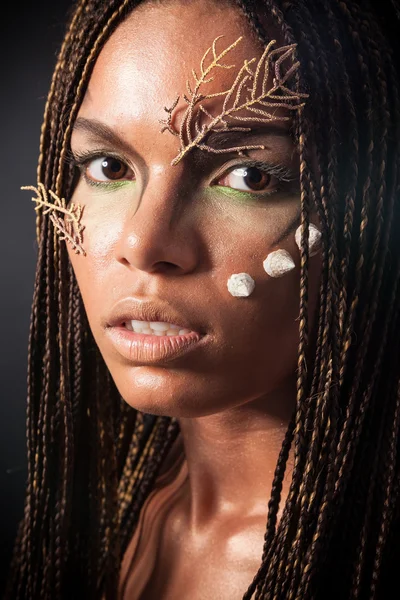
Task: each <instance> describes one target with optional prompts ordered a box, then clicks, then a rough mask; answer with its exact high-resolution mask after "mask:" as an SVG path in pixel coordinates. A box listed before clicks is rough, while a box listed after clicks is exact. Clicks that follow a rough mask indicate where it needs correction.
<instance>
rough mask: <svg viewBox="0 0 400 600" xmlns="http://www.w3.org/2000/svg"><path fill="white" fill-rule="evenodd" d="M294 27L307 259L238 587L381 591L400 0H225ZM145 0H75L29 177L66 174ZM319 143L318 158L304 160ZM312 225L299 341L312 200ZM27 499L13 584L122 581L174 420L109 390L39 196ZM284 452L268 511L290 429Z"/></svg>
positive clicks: (89, 591) (81, 588) (30, 590)
mask: <svg viewBox="0 0 400 600" xmlns="http://www.w3.org/2000/svg"><path fill="white" fill-rule="evenodd" d="M231 3H232V4H236V5H237V6H238V7H239V8H240V10H241V11H242V13H243V14H244V15H245V17H246V18H247V19H248V21H249V23H250V25H251V26H252V28H253V30H254V32H255V34H256V35H257V36H258V38H259V40H260V41H261V42H262V44H263V45H264V46H266V44H267V43H268V41H269V40H268V34H267V31H266V29H265V26H264V23H265V22H269V23H271V25H273V26H274V27H275V28H277V29H278V30H279V31H280V33H281V35H282V38H283V39H284V40H285V42H287V43H288V44H292V43H296V44H297V57H298V59H299V61H300V64H301V66H300V74H299V77H298V78H297V80H296V82H295V85H296V86H297V87H298V89H299V91H301V92H305V93H308V94H309V100H308V102H307V103H306V106H305V107H304V109H303V110H302V111H301V112H300V111H299V112H298V113H296V114H295V117H294V130H295V140H296V144H297V149H298V152H299V156H300V173H299V178H300V189H301V227H302V244H301V251H300V256H301V275H300V283H301V285H300V300H299V301H300V319H299V332H300V342H299V352H298V370H297V401H296V406H295V409H294V412H293V417H292V419H291V421H290V424H289V426H288V429H287V432H286V435H285V438H284V440H283V442H282V449H281V452H280V455H279V458H278V461H277V465H276V471H275V477H274V481H273V485H272V492H271V497H270V501H269V510H268V515H267V517H266V518H267V523H266V530H265V543H264V548H263V553H262V557H261V564H260V567H259V570H258V572H257V573H255V576H254V579H253V581H252V582H251V584H250V586H249V588H248V590H247V591H246V590H243V594H244V595H243V600H250V599H251V598H253V597H255V598H256V599H257V600H258V599H260V600H261V599H262V600H264V599H271V600H272V599H279V600H289V599H291V600H300V599H301V600H304V599H309V600H330V599H337V598H341V599H342V598H343V599H345V598H352V599H360V600H364V599H366V600H378V599H383V598H387V597H389V590H390V589H391V586H392V585H395V583H396V572H395V564H396V563H395V561H396V558H397V557H398V555H399V553H400V385H399V384H400V285H399V282H400V242H399V240H400V235H399V231H400V202H399V200H400V97H399V87H400V64H399V54H400V53H399V37H398V31H397V28H398V27H399V26H400V6H399V4H398V0H389V1H388V2H379V3H378V2H375V1H374V0H364V1H361V0H260V1H257V0H236V1H235V0H231ZM138 4H140V0H110V1H109V2H106V3H105V2H102V1H101V0H78V2H77V5H76V8H75V11H74V13H73V15H72V17H71V19H70V23H69V27H68V31H67V34H66V36H65V39H64V43H63V46H62V48H61V51H60V54H59V59H58V62H57V65H56V68H55V72H54V76H53V79H52V83H51V88H50V92H49V96H48V101H47V105H46V109H45V116H44V122H43V126H42V131H41V140H40V157H39V164H38V181H41V182H42V183H43V184H44V186H45V187H46V188H48V189H52V190H54V191H55V193H56V194H57V195H59V196H60V197H61V196H62V197H68V196H69V195H70V192H71V190H72V188H73V182H74V171H73V168H72V166H71V165H70V164H69V162H68V160H66V157H67V155H68V148H69V141H70V135H71V128H72V126H73V123H74V120H75V118H76V115H77V112H78V109H79V106H80V103H81V102H82V99H83V96H84V93H85V90H86V87H87V85H88V81H89V78H90V74H91V71H92V68H93V65H94V62H95V60H96V58H97V56H98V54H99V52H100V51H101V49H102V47H103V45H104V43H105V41H106V40H107V39H108V38H109V36H110V35H111V34H112V32H113V31H114V30H115V28H116V27H117V26H118V25H119V23H121V22H122V21H123V19H124V18H125V17H126V16H127V15H128V14H129V12H130V11H132V10H134V9H135V7H136V6H137V5H138ZM312 153H314V155H315V157H316V163H317V168H315V164H313V163H312ZM311 207H315V208H316V210H317V213H318V216H319V219H320V223H321V229H322V273H321V282H320V293H319V298H318V318H317V324H316V333H315V335H316V342H315V352H314V353H313V357H312V360H311V359H310V353H309V351H308V350H309V345H310V339H309V330H308V318H307V315H308V312H307V310H308V262H309V256H308V246H307V244H306V239H307V236H308V229H309V213H310V210H311ZM37 235H38V262H37V272H36V282H35V292H34V300H33V309H32V318H31V326H30V342H29V368H28V407H27V452H28V481H27V490H26V501H25V511H24V517H23V519H22V520H21V523H20V525H19V530H18V534H17V537H16V541H15V549H14V555H13V561H12V565H11V571H10V577H9V582H8V591H7V597H8V598H10V599H11V598H12V599H13V600H14V599H16V600H19V599H29V600H34V599H39V598H41V599H50V598H51V600H58V599H64V598H65V599H71V598H74V599H75V598H81V597H82V598H85V599H88V600H90V599H92V598H93V599H97V598H100V597H101V596H102V594H104V595H105V598H106V600H112V599H115V598H116V597H117V588H118V579H119V571H120V565H121V559H122V556H123V553H124V551H125V549H126V547H127V545H128V543H129V540H130V539H131V537H132V534H133V532H134V530H135V526H136V524H137V521H138V518H139V514H140V510H141V507H142V506H143V503H144V501H145V500H146V498H147V496H148V494H149V493H150V491H151V489H152V486H153V483H154V481H155V479H156V477H157V474H158V472H159V469H160V467H161V465H162V463H163V460H164V458H165V456H166V455H167V453H168V451H169V449H170V447H171V445H172V443H173V442H174V440H175V439H176V436H177V435H178V433H179V425H178V423H177V421H176V419H173V418H169V417H156V416H151V415H145V414H143V413H141V412H140V411H137V410H135V409H133V408H131V407H130V406H128V405H127V404H126V403H125V402H124V401H123V400H122V399H121V397H120V395H119V393H118V392H117V390H116V387H115V384H114V383H113V381H112V379H111V376H110V374H109V372H108V370H107V368H106V365H105V363H104V361H103V359H102V357H101V355H100V353H99V350H98V349H97V347H96V344H95V342H94V339H93V336H92V334H91V332H90V329H89V325H88V322H87V319H86V315H85V311H84V308H83V304H82V298H81V296H80V292H79V289H78V285H77V282H76V279H75V276H74V273H73V271H72V268H71V266H70V263H69V261H68V257H67V253H66V250H65V248H64V247H63V246H60V245H59V244H58V242H57V238H56V235H55V232H54V227H53V225H52V223H51V221H50V220H49V218H48V216H47V215H45V214H40V213H39V214H38V218H37ZM292 445H293V447H294V460H295V463H294V469H293V474H292V481H291V486H290V490H289V494H288V498H287V501H286V503H285V507H284V511H283V515H282V518H281V520H280V522H279V525H278V524H277V514H278V509H279V504H280V499H281V491H282V482H283V478H284V475H285V468H286V462H287V460H288V456H289V452H290V449H291V447H292Z"/></svg>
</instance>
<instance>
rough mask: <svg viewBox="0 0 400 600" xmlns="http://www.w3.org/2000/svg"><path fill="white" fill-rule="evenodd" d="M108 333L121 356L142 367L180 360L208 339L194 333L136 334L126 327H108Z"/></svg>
mask: <svg viewBox="0 0 400 600" xmlns="http://www.w3.org/2000/svg"><path fill="white" fill-rule="evenodd" d="M106 332H107V335H108V336H109V338H110V340H111V343H112V344H113V346H114V348H115V349H116V350H117V351H118V352H119V354H121V356H123V357H124V358H126V359H127V360H129V361H130V362H132V363H140V364H142V365H143V364H147V365H151V364H157V363H160V362H166V361H169V360H173V359H175V358H178V357H179V356H182V355H183V354H186V353H187V352H190V351H192V350H193V349H194V348H195V347H196V346H198V345H199V343H200V342H201V341H203V340H204V339H205V337H206V336H202V335H200V334H199V333H196V332H194V331H192V332H191V333H187V334H185V335H165V336H158V335H150V334H144V333H135V332H134V331H130V330H129V329H126V327H108V328H107V329H106Z"/></svg>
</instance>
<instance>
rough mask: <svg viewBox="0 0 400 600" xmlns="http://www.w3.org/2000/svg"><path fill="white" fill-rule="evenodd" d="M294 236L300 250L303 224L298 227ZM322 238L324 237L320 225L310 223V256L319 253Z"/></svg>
mask: <svg viewBox="0 0 400 600" xmlns="http://www.w3.org/2000/svg"><path fill="white" fill-rule="evenodd" d="M294 238H295V240H296V244H297V246H298V248H299V250H300V249H301V226H300V227H298V228H297V229H296V233H295V234H294ZM321 238H322V233H321V232H320V230H319V229H318V227H316V226H315V225H314V223H310V225H309V235H308V248H309V251H308V252H309V255H310V256H314V255H315V254H318V252H319V251H320V249H321Z"/></svg>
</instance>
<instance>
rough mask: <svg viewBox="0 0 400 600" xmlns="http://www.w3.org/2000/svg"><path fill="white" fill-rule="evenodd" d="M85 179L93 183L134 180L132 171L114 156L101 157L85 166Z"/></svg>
mask: <svg viewBox="0 0 400 600" xmlns="http://www.w3.org/2000/svg"><path fill="white" fill-rule="evenodd" d="M84 173H85V177H86V178H87V179H91V180H92V181H104V182H107V181H120V180H121V179H134V178H135V176H134V174H133V172H132V170H131V169H130V168H129V167H128V166H127V165H126V164H125V163H124V162H122V160H119V159H118V158H114V157H113V156H100V157H98V158H94V159H92V160H90V161H88V162H86V164H85V168H84Z"/></svg>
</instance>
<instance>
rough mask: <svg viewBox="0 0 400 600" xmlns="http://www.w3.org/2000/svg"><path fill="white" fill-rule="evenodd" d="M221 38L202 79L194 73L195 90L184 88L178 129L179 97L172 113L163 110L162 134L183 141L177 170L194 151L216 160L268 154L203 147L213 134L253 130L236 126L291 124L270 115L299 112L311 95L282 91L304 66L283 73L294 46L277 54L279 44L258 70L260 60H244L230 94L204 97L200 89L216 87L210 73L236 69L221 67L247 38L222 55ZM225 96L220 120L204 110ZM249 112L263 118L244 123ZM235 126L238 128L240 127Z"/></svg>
mask: <svg viewBox="0 0 400 600" xmlns="http://www.w3.org/2000/svg"><path fill="white" fill-rule="evenodd" d="M222 37H223V36H222V35H220V36H218V37H217V38H215V40H214V41H213V43H212V45H211V46H210V48H208V50H207V51H206V52H205V54H204V55H203V57H202V59H201V62H200V75H198V74H197V73H196V71H195V70H194V69H192V75H193V79H194V82H195V85H194V88H193V89H192V86H191V85H190V82H189V81H187V82H186V89H187V94H184V95H183V99H184V101H185V102H186V104H187V107H186V110H185V112H184V114H183V117H182V121H181V124H180V127H179V129H176V128H175V127H174V125H173V123H172V115H173V112H174V110H175V108H176V107H177V105H178V102H179V98H180V96H178V97H177V99H176V100H175V102H174V103H173V104H172V106H171V107H170V108H167V107H164V110H165V111H166V112H167V113H168V117H167V119H161V120H160V123H162V124H163V125H164V127H163V128H162V129H161V133H163V132H164V131H165V130H167V131H169V132H170V133H172V134H173V135H174V136H177V137H179V141H180V149H179V153H178V154H177V156H176V157H175V158H174V159H173V160H172V162H171V164H172V165H176V164H177V163H178V162H179V161H180V160H181V159H182V158H183V157H184V156H185V155H186V154H187V153H188V152H189V151H190V150H191V149H192V148H198V149H199V150H204V151H207V152H213V153H216V154H221V153H226V152H239V154H242V153H243V152H244V151H245V150H254V149H264V148H265V146H263V145H246V144H245V145H243V146H235V147H232V148H226V149H218V150H217V149H215V148H212V147H211V146H210V145H208V144H207V143H205V138H206V137H207V135H208V134H209V133H211V132H220V131H228V130H229V131H243V132H250V131H251V128H250V127H240V126H238V122H243V121H251V122H253V123H254V122H256V123H263V124H265V123H270V122H271V121H287V120H289V119H290V117H289V116H286V115H282V116H279V115H276V114H275V112H271V109H277V108H286V109H288V110H290V111H291V110H301V109H302V108H303V106H304V102H302V100H304V99H305V98H307V97H308V94H302V93H299V92H296V91H293V90H291V89H290V88H288V87H287V86H286V85H284V84H286V83H287V82H288V81H289V80H290V78H291V77H292V76H293V75H294V74H295V73H296V71H297V69H298V68H299V66H300V63H299V62H298V61H296V62H292V64H290V66H289V67H288V69H287V70H286V72H282V70H283V68H284V66H285V64H286V62H285V61H287V60H289V59H292V61H293V60H294V54H295V50H296V44H292V45H289V46H283V47H281V48H275V49H273V45H274V44H275V43H276V41H275V40H271V42H270V43H269V44H268V45H267V47H266V48H265V50H264V52H263V54H262V56H261V58H260V59H259V61H258V63H257V64H256V65H255V64H254V63H255V62H256V58H252V59H251V60H244V62H243V65H242V66H241V68H240V69H239V71H238V73H237V75H236V77H235V79H234V81H233V83H232V85H231V87H230V88H229V89H226V90H223V91H221V92H214V93H212V94H206V93H204V92H203V91H202V92H200V88H202V90H203V87H204V86H205V85H207V84H208V83H211V82H212V81H214V76H213V75H211V73H212V72H215V70H216V69H218V68H220V69H226V70H229V69H233V68H234V67H235V65H226V64H223V63H221V60H222V59H223V58H224V57H225V56H226V55H227V54H228V53H229V52H231V51H232V50H233V49H234V48H235V47H236V46H237V45H238V44H239V43H240V41H241V40H242V39H243V37H242V36H241V37H239V38H238V39H237V40H236V41H235V42H233V44H231V45H230V46H228V48H226V49H225V50H223V51H222V52H220V53H219V54H218V53H217V49H216V43H217V41H218V40H219V39H220V38H222ZM210 53H212V60H211V62H210V64H209V65H208V67H206V66H205V63H206V60H207V58H208V56H209V55H210ZM254 67H255V68H254ZM271 70H272V72H273V74H274V77H273V82H272V87H271V88H270V89H267V84H268V80H269V75H270V72H271ZM260 83H261V90H260ZM221 96H225V99H224V102H223V105H222V110H221V112H220V113H219V114H218V115H213V114H212V112H211V109H207V108H206V107H205V106H204V104H201V103H203V102H205V101H208V100H211V99H213V98H217V97H221ZM266 109H269V110H266ZM246 110H247V111H249V112H251V113H253V114H254V115H259V116H257V117H255V116H252V117H250V116H247V117H246V116H243V115H240V114H239V113H241V112H243V111H246ZM204 120H206V122H204ZM202 121H203V123H202ZM235 123H236V124H237V125H236V126H235Z"/></svg>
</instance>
